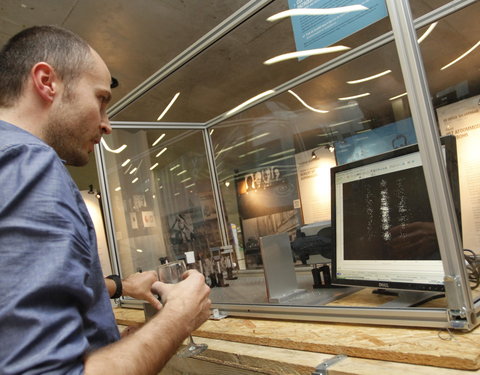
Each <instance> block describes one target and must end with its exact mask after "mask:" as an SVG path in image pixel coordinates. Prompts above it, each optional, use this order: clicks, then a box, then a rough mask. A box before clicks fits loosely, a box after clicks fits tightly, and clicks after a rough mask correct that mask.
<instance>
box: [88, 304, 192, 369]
mask: <svg viewBox="0 0 480 375" xmlns="http://www.w3.org/2000/svg"><path fill="white" fill-rule="evenodd" d="M187 336H188V332H187V330H186V329H185V328H184V327H183V325H182V324H181V322H178V321H177V320H176V316H175V314H173V313H171V312H169V311H168V309H164V310H162V311H160V312H159V313H158V314H157V315H156V316H155V317H154V318H153V319H152V320H151V321H150V322H148V323H147V324H145V325H144V326H143V327H142V328H141V329H139V330H138V331H136V332H135V333H133V334H131V335H129V336H127V337H125V338H123V339H121V340H120V341H118V342H116V343H114V344H112V345H108V346H106V347H104V348H102V349H99V350H97V351H95V352H93V353H91V354H90V355H89V356H88V357H87V358H86V359H85V375H97V374H99V375H104V374H117V375H123V374H125V375H127V374H128V375H137V374H138V375H149V374H152V375H156V374H158V372H159V371H160V370H161V369H162V368H163V366H164V365H165V364H166V363H167V361H168V360H169V359H170V357H171V356H172V355H173V354H174V353H175V351H176V350H177V348H178V346H179V345H180V344H181V343H182V342H183V340H184V339H185V338H186V337H187Z"/></svg>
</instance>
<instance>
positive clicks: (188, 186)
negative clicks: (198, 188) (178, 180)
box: [185, 182, 195, 189]
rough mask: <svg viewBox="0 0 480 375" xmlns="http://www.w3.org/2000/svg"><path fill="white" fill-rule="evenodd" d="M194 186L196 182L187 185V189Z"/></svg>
mask: <svg viewBox="0 0 480 375" xmlns="http://www.w3.org/2000/svg"><path fill="white" fill-rule="evenodd" d="M192 186H195V182H194V183H193V184H190V185H187V186H185V189H188V188H191V187H192Z"/></svg>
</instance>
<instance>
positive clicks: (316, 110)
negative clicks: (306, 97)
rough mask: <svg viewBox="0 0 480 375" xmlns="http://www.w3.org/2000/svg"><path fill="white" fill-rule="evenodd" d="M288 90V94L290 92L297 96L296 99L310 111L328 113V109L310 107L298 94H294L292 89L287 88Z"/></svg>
mask: <svg viewBox="0 0 480 375" xmlns="http://www.w3.org/2000/svg"><path fill="white" fill-rule="evenodd" d="M288 92H289V93H290V94H292V95H293V96H294V97H295V98H297V100H298V101H299V102H300V103H302V105H303V106H304V107H305V108H307V109H309V110H310V111H313V112H317V113H328V111H325V110H323V109H316V108H313V107H310V106H309V105H308V104H307V103H305V102H304V101H303V99H302V98H301V97H300V96H298V95H297V94H295V93H294V92H293V91H292V90H288Z"/></svg>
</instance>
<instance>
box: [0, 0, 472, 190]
mask: <svg viewBox="0 0 480 375" xmlns="http://www.w3.org/2000/svg"><path fill="white" fill-rule="evenodd" d="M447 2H448V1H446V0H415V1H412V2H411V4H412V11H413V13H414V16H415V17H418V16H421V15H423V14H425V13H427V12H429V11H431V10H433V9H435V8H437V7H439V6H441V5H443V4H445V3H447ZM247 3H248V1H247V0H228V1H225V0H201V1H199V0H135V1H132V0H41V1H39V0H19V1H16V0H2V1H1V2H0V44H2V45H3V44H4V43H5V42H6V41H7V40H8V38H9V37H11V36H12V35H14V34H15V33H17V32H18V31H20V30H22V29H23V28H25V27H28V26H32V25H36V24H57V25H61V26H64V27H66V28H68V29H70V30H72V31H74V32H76V33H77V34H79V35H80V36H82V37H83V38H84V39H86V40H87V41H88V42H89V43H90V44H91V45H92V46H93V48H95V49H96V50H97V51H98V52H99V53H100V55H101V56H102V57H103V58H104V60H105V61H106V63H107V65H108V66H109V68H110V71H111V73H112V75H113V76H114V77H115V78H117V79H118V81H119V83H120V84H119V86H118V87H117V88H115V89H114V90H113V99H114V100H113V104H115V102H116V101H118V100H119V99H121V98H123V97H125V96H126V95H127V94H128V93H129V92H131V91H132V90H133V89H135V88H136V87H137V86H139V85H140V84H141V83H142V82H144V81H145V80H146V79H147V78H148V77H150V76H151V75H152V74H154V73H155V72H157V71H158V70H159V69H161V68H162V67H163V66H165V65H166V64H167V63H168V62H170V61H171V60H172V59H174V58H175V56H177V55H178V54H180V53H181V52H182V51H184V50H185V49H187V48H188V47H189V46H190V45H192V44H193V43H194V42H195V41H196V40H198V39H199V38H200V37H202V36H203V35H204V34H206V33H207V32H208V31H209V30H211V29H212V28H214V27H215V26H217V25H218V24H219V23H221V22H222V21H223V20H225V19H226V18H227V17H228V16H230V15H231V14H233V13H234V12H235V11H237V10H238V9H240V8H241V7H242V6H244V5H245V4H247ZM287 8H288V4H287V1H286V0H275V1H272V2H271V3H270V4H268V5H267V6H266V7H264V8H263V9H261V10H260V11H259V12H258V13H257V14H255V15H254V16H252V17H250V18H249V19H247V20H245V21H244V22H243V23H241V24H240V25H238V26H237V27H236V28H235V29H234V30H232V31H231V32H230V33H228V34H227V35H225V36H224V37H223V38H222V39H221V40H219V41H218V42H216V43H214V44H212V45H211V46H210V47H209V48H208V49H207V50H205V51H203V52H202V53H200V54H199V55H198V56H196V57H195V58H194V59H193V60H192V61H191V62H189V63H187V64H185V65H183V66H181V67H179V69H178V70H176V71H175V72H173V73H172V74H171V75H169V76H166V77H165V78H164V79H163V80H162V81H160V82H159V83H158V85H157V86H156V87H154V88H153V89H151V90H150V91H149V92H148V93H146V94H145V95H144V96H143V97H141V98H140V99H138V100H137V101H136V102H134V103H132V104H130V105H129V106H127V107H126V108H125V109H123V110H122V111H120V112H119V113H118V114H116V115H115V116H113V118H112V119H113V120H122V121H123V120H127V121H155V120H156V118H157V116H158V115H159V114H160V112H161V111H162V110H163V108H164V107H165V106H166V105H167V104H168V102H169V101H170V99H171V98H172V97H173V95H174V94H175V93H176V92H180V93H181V96H180V97H179V100H178V101H177V102H176V104H175V108H174V109H173V110H171V111H170V112H169V113H168V114H167V116H166V117H165V118H164V119H163V120H162V121H168V122H207V121H209V120H211V119H213V118H215V117H216V116H218V115H221V114H222V113H224V112H226V111H228V110H229V109H231V108H233V107H235V106H236V105H238V104H240V103H242V102H243V101H244V100H246V99H248V98H251V97H253V96H255V95H257V94H258V93H260V92H262V91H265V90H268V89H271V88H274V87H276V86H278V85H280V84H282V83H283V82H286V81H288V80H290V79H292V78H294V77H296V76H298V75H299V74H302V73H304V72H306V71H308V70H310V69H312V68H314V67H315V66H318V65H320V64H323V63H325V62H327V61H329V60H330V59H332V58H333V57H336V56H338V55H339V54H334V55H328V56H314V57H310V58H307V59H304V60H302V61H297V60H290V61H286V62H283V63H279V64H274V65H271V66H266V65H264V64H263V61H265V60H266V59H268V58H271V57H273V56H275V55H278V54H281V53H285V52H291V51H294V50H295V44H294V40H293V35H292V27H291V23H290V20H288V19H285V20H282V21H278V22H275V23H270V22H267V21H266V18H267V17H269V16H270V15H272V14H274V13H276V12H278V11H281V10H285V9H287ZM478 14H480V4H479V3H478V2H477V4H475V5H472V6H471V7H470V8H469V9H468V10H467V11H461V12H459V16H457V17H455V16H452V17H451V18H447V19H446V20H445V22H443V21H442V22H441V23H440V24H439V25H438V26H437V28H436V32H435V33H432V36H431V37H429V39H427V40H426V41H425V42H424V43H422V45H421V47H422V54H423V56H424V59H425V64H426V68H427V72H431V74H430V76H429V82H430V85H431V92H432V95H436V94H439V97H441V96H442V92H444V91H445V90H446V89H448V88H451V87H452V86H455V85H457V84H458V83H459V82H461V81H465V80H466V81H468V85H469V86H470V90H471V91H473V92H475V91H478V90H479V87H480V83H479V79H478V78H477V77H478V76H479V74H478V73H479V66H480V64H479V60H480V59H479V57H478V56H479V54H478V53H477V54H476V55H475V56H474V57H471V59H470V62H469V64H465V65H464V66H461V67H460V68H459V69H452V70H450V71H445V72H443V71H442V72H441V71H440V69H439V68H440V67H441V66H442V64H443V63H444V62H448V61H451V60H452V59H453V58H454V57H456V56H458V55H459V54H460V53H462V52H464V51H465V50H467V49H468V48H470V47H471V46H472V45H474V44H475V43H476V42H477V41H478V35H480V26H479V23H478V22H477V21H476V20H475V19H476V18H477V16H478ZM390 29H391V26H390V23H389V20H388V18H385V19H383V20H381V21H379V22H377V23H376V24H374V25H372V26H370V27H368V28H366V29H364V30H362V31H361V32H359V33H356V34H354V35H353V36H351V37H349V38H347V39H345V40H342V41H341V42H342V44H345V45H348V46H350V47H352V48H354V47H357V46H359V45H361V44H363V43H365V42H367V41H368V40H370V39H372V38H375V37H377V36H379V35H381V34H383V33H385V32H387V31H389V30H390ZM425 29H426V28H424V29H423V30H420V31H419V34H421V33H422V32H423V31H424V30H425ZM439 46H440V48H439ZM382 48H383V49H379V50H378V51H377V52H375V51H374V52H372V53H371V54H369V56H366V57H362V58H359V59H357V60H358V61H355V62H351V63H349V64H347V65H348V66H345V67H340V68H338V69H335V70H334V71H332V72H329V73H327V74H326V75H325V76H322V79H321V80H319V79H316V80H315V82H316V84H308V83H307V84H304V85H302V86H299V87H298V90H299V93H301V96H302V97H303V98H304V100H306V101H307V102H310V103H319V104H320V103H328V102H329V98H331V97H335V98H338V97H339V96H342V95H344V92H342V90H343V89H344V88H342V85H339V82H345V81H346V80H348V79H354V78H358V77H363V76H368V75H370V74H371V73H372V72H378V71H381V70H383V69H384V68H391V67H395V69H396V72H395V74H394V75H392V77H391V78H390V79H389V80H388V81H385V83H384V84H383V85H382V86H379V89H381V90H382V91H383V94H384V95H385V96H388V95H391V96H394V95H396V94H398V93H399V92H402V91H404V87H403V79H402V78H401V73H400V70H399V67H398V58H397V57H396V52H395V50H394V48H393V44H391V45H390V46H386V47H382ZM319 82H321V85H320V86H319V84H320V83H319ZM283 95H285V94H283ZM180 98H181V99H180ZM282 100H283V104H285V106H286V107H287V108H288V109H289V110H291V111H296V110H298V109H299V108H300V104H299V103H298V102H296V101H295V100H294V99H292V98H290V100H291V102H286V99H282ZM369 100H370V101H369ZM387 104H388V102H387ZM364 105H365V108H366V110H365V111H364V112H366V113H368V112H369V111H368V108H375V110H376V111H377V112H385V113H377V114H376V115H377V116H380V117H381V116H389V113H391V111H392V110H391V108H390V106H388V105H386V106H385V107H384V108H383V107H379V106H378V98H376V97H374V96H372V98H371V99H367V100H366V101H365V103H364ZM72 174H73V175H74V178H75V180H76V181H77V183H78V184H79V186H80V188H81V189H86V188H88V185H89V184H93V185H94V186H96V187H97V186H98V180H97V177H96V169H95V165H94V162H92V163H90V164H89V167H88V168H86V169H83V173H82V172H80V169H75V170H74V171H73V172H72Z"/></svg>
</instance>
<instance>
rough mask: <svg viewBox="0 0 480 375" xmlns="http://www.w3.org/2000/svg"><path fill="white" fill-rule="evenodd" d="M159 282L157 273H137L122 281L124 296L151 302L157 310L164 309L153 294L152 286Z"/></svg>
mask: <svg viewBox="0 0 480 375" xmlns="http://www.w3.org/2000/svg"><path fill="white" fill-rule="evenodd" d="M156 281H157V273H156V272H155V271H145V272H141V273H139V272H137V273H134V274H131V275H130V276H128V277H127V278H126V279H124V280H122V287H123V292H122V295H124V296H129V297H132V298H136V299H141V300H144V301H147V302H149V303H150V304H151V305H152V306H153V307H155V308H156V309H157V310H160V309H161V308H162V304H161V303H160V301H159V300H158V299H157V298H156V297H155V296H154V295H153V293H152V285H153V283H155V282H156Z"/></svg>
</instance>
